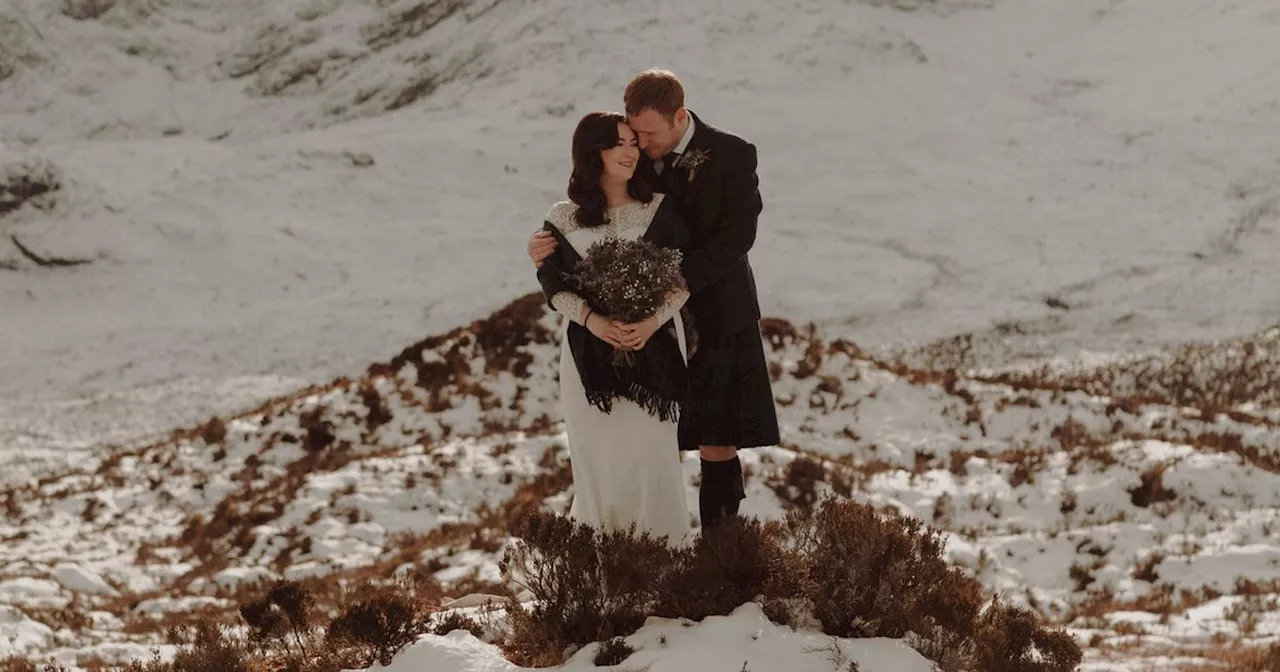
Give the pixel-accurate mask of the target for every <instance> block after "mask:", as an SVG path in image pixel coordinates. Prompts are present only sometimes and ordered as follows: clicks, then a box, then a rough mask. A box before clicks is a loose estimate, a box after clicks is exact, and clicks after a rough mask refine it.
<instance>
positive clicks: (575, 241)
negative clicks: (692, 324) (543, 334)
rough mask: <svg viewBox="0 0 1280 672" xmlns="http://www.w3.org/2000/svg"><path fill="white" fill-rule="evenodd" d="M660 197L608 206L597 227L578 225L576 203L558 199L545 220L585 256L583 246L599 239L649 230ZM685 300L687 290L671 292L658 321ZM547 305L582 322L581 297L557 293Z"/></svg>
mask: <svg viewBox="0 0 1280 672" xmlns="http://www.w3.org/2000/svg"><path fill="white" fill-rule="evenodd" d="M663 198H664V196H663V194H655V195H654V197H653V200H652V201H650V202H648V203H639V202H636V203H628V204H625V205H620V206H615V207H612V208H609V210H608V211H607V212H606V218H607V219H606V222H605V223H604V224H602V225H601V226H596V227H590V228H587V227H583V226H581V225H579V224H578V220H577V217H576V216H575V215H576V214H577V212H578V206H577V204H575V203H573V202H571V201H560V202H559V203H556V204H555V205H553V206H551V211H550V212H548V213H547V221H548V222H550V223H551V225H552V226H554V227H556V229H558V230H559V231H560V233H562V234H564V237H565V240H568V241H569V244H570V245H572V246H573V249H574V250H576V251H577V252H578V254H579V255H583V256H585V255H586V252H587V249H589V248H590V247H591V246H592V245H594V244H595V243H598V242H600V241H603V240H611V239H621V240H639V239H640V237H641V236H643V235H644V234H645V232H647V231H648V230H649V224H650V223H651V222H652V221H653V216H654V214H655V213H657V212H658V207H659V206H660V205H662V199H663ZM688 299H689V293H688V292H687V291H684V290H679V291H676V292H672V294H671V296H669V297H668V298H667V301H666V303H664V304H663V307H662V309H661V310H660V311H659V321H660V322H662V323H665V322H666V321H667V320H670V319H671V318H672V317H674V316H675V315H676V314H677V313H679V312H680V308H681V307H683V306H684V303H685V301H687V300H688ZM551 305H552V306H555V309H556V312H558V313H560V314H561V315H564V316H565V318H567V319H569V320H572V321H573V322H576V323H578V324H582V313H584V312H586V311H585V310H584V306H585V305H586V301H585V300H584V299H583V298H582V297H581V296H578V295H577V294H574V293H572V292H559V293H557V294H556V295H555V296H553V297H551Z"/></svg>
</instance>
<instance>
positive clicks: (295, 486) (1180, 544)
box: [0, 295, 1280, 672]
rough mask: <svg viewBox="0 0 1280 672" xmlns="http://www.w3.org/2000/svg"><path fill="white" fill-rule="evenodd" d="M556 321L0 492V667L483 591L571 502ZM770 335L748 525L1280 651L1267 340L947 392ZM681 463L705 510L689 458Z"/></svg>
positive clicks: (1278, 354)
mask: <svg viewBox="0 0 1280 672" xmlns="http://www.w3.org/2000/svg"><path fill="white" fill-rule="evenodd" d="M555 320H556V317H555V316H554V315H549V314H545V313H544V308H543V306H542V300H541V298H540V297H539V296H538V295H531V296H529V297H527V298H524V299H521V300H519V301H517V302H516V303H514V304H512V305H511V306H508V307H507V308H505V309H503V310H502V311H500V312H499V313H496V314H495V315H493V316H492V317H490V318H487V319H486V320H483V321H480V322H477V323H475V324H473V325H471V326H469V327H467V328H463V329H458V330H454V331H453V332H450V333H449V334H445V335H442V336H439V337H433V338H430V339H427V340H425V341H422V342H420V343H418V344H415V345H414V346H411V347H409V348H407V349H405V350H404V351H403V352H402V353H400V354H399V355H397V356H395V357H393V358H391V359H390V360H385V361H383V362H381V363H375V364H373V365H371V366H370V367H369V370H368V373H367V374H366V375H364V376H361V377H359V378H355V379H346V378H344V379H339V380H336V381H333V382H332V383H330V384H328V385H324V386H319V387H315V388H311V389H306V390H302V391H300V392H298V393H296V394H293V395H290V396H288V397H283V398H280V399H277V400H273V401H272V402H270V403H268V404H267V405H265V406H263V407H262V408H260V409H256V410H254V411H252V412H249V413H246V414H243V415H239V416H236V417H230V418H224V419H222V420H219V421H216V422H210V423H206V424H205V425H203V426H200V427H193V428H191V429H189V430H184V431H180V432H176V433H174V435H173V436H172V437H170V438H169V439H167V440H165V441H162V442H159V443H156V444H152V445H148V446H141V447H138V448H136V449H128V450H114V451H111V450H106V451H100V452H97V453H95V454H94V456H93V458H92V461H88V462H87V463H85V464H82V465H80V466H79V467H78V468H75V469H71V470H66V471H62V472H60V473H58V474H56V475H54V476H50V477H46V478H43V479H40V480H39V481H35V480H34V479H32V480H31V481H30V482H28V483H26V484H23V485H20V486H17V487H15V488H11V489H9V490H6V491H4V492H3V493H0V500H2V501H3V506H4V511H5V516H4V518H3V520H0V537H2V538H4V539H5V544H4V546H3V548H0V560H2V561H3V566H4V570H3V571H0V596H3V599H4V601H5V602H7V603H9V604H12V605H16V606H18V607H21V608H23V609H24V610H26V612H27V613H30V614H33V615H34V616H33V617H32V618H26V619H20V620H18V621H15V622H14V623H12V624H10V626H6V627H7V629H6V630H5V634H6V636H11V637H13V639H12V640H11V643H10V645H9V646H10V647H11V649H12V650H16V651H19V652H23V651H25V652H29V653H31V652H48V653H52V654H54V655H57V656H58V657H59V658H60V659H62V660H66V661H74V660H76V659H77V658H78V657H79V656H84V655H100V656H103V655H105V656H113V655H114V656H119V655H136V654H137V652H138V650H139V649H140V648H141V647H143V646H144V645H145V643H147V642H151V641H154V637H155V636H156V634H155V633H156V631H158V630H159V629H161V628H162V627H163V626H164V625H166V624H170V623H172V622H175V620H176V621H177V622H182V621H183V619H186V618H191V617H194V616H195V615H198V614H200V613H204V612H206V611H208V610H212V611H213V612H214V613H219V614H222V615H223V616H224V617H234V612H233V611H230V609H231V607H232V606H233V605H234V604H235V603H236V602H235V600H238V599H243V598H244V596H245V595H248V594H251V591H252V590H253V585H254V584H255V583H257V582H261V581H263V580H271V579H274V578H277V577H284V578H290V579H298V580H308V579H314V580H316V581H319V582H321V585H324V581H325V578H324V577H330V578H335V579H336V578H358V577H360V576H370V575H371V576H382V577H385V576H388V575H391V574H393V573H401V572H405V571H409V570H410V569H414V568H417V569H418V570H419V571H427V572H430V573H432V574H433V575H434V576H435V578H436V579H437V580H439V581H440V582H441V584H442V585H443V586H444V587H445V589H446V591H448V594H450V595H460V594H470V593H478V592H479V593H483V592H495V591H498V590H499V588H498V587H497V586H495V584H496V583H500V582H501V581H502V576H501V573H500V572H499V567H498V562H499V560H500V557H501V552H502V549H503V547H504V544H505V543H506V539H507V535H508V533H509V527H508V525H509V523H510V521H511V520H512V519H513V518H514V517H516V516H518V515H519V514H520V513H521V512H524V511H529V510H531V509H536V508H546V509H549V510H552V511H564V510H565V508H566V506H567V504H568V501H569V498H570V497H571V493H572V490H571V483H570V481H569V478H568V469H567V462H566V457H567V455H566V454H565V452H564V449H563V436H562V435H559V434H558V431H559V430H558V428H557V426H556V418H557V413H556V408H555V389H556V385H555V382H554V370H555V369H554V362H555V357H556V351H557V346H556V343H555V338H554V331H553V329H554V326H555ZM765 326H766V333H767V334H768V337H769V343H770V353H771V354H770V359H771V362H772V364H771V369H772V370H773V371H774V372H775V375H776V377H777V380H776V382H775V391H776V393H777V396H778V400H779V404H780V412H781V421H782V424H783V429H784V435H785V437H786V441H785V445H783V446H780V447H776V448H769V449H758V450H753V451H749V452H748V453H745V457H744V461H745V463H746V464H747V470H748V473H749V478H748V489H749V493H748V498H747V500H746V501H745V503H744V512H745V513H746V514H748V515H753V516H759V517H762V518H765V519H776V518H778V517H779V516H781V515H782V514H783V512H784V511H785V510H786V509H787V508H788V507H790V506H806V505H810V504H812V503H813V502H814V501H815V498H816V497H820V496H821V495H823V494H824V493H826V492H835V493H836V494H839V495H842V496H850V497H854V498H856V499H859V500H862V501H867V502H871V503H873V504H876V505H878V506H881V507H886V508H889V509H893V510H897V511H900V512H904V513H907V514H910V515H914V516H918V517H920V518H923V519H924V520H925V521H927V522H930V523H932V524H934V525H937V526H938V527H940V528H942V529H944V530H947V531H948V532H949V537H948V546H947V550H948V553H949V555H950V557H951V558H952V560H953V561H955V562H957V563H959V564H960V565H961V566H963V567H965V568H967V571H969V572H970V573H971V574H972V575H973V576H975V577H977V578H978V579H980V580H981V581H982V582H983V584H984V585H985V586H986V588H987V590H988V591H989V592H990V593H993V594H994V593H996V592H999V593H1002V594H1003V595H1004V596H1005V597H1006V599H1008V600H1011V601H1013V602H1014V603H1017V604H1021V605H1024V606H1028V607H1032V608H1034V609H1037V610H1039V611H1040V612H1041V613H1042V614H1044V615H1045V616H1046V617H1047V618H1049V619H1051V620H1054V621H1057V622H1061V623H1064V624H1066V625H1068V626H1070V627H1071V628H1072V629H1073V631H1074V632H1075V633H1076V634H1077V635H1078V636H1079V638H1080V639H1081V642H1082V643H1085V644H1088V645H1089V646H1090V649H1091V650H1090V660H1092V661H1093V662H1094V663H1097V664H1100V663H1102V662H1103V661H1106V660H1111V659H1113V658H1118V659H1119V660H1120V661H1121V662H1122V663H1123V662H1124V661H1132V662H1131V663H1125V664H1132V665H1135V666H1138V667H1122V668H1120V669H1143V668H1142V667H1140V665H1143V664H1147V663H1149V662H1150V659H1149V658H1147V657H1148V656H1151V655H1160V654H1163V652H1164V651H1165V649H1166V648H1167V647H1175V648H1184V649H1185V650H1186V653H1187V655H1188V656H1190V657H1191V658H1194V657H1195V656H1196V655H1197V654H1200V655H1203V654H1206V653H1207V652H1208V651H1210V650H1212V649H1215V648H1220V646H1219V644H1220V643H1221V642H1223V641H1226V642H1248V643H1261V642H1266V641H1267V640H1268V638H1273V637H1276V636H1277V635H1280V612H1278V611H1277V606H1276V600H1277V595H1280V588H1278V587H1277V586H1276V584H1275V581H1274V576H1275V567H1276V562H1277V558H1280V549H1277V547H1276V544H1275V543H1274V539H1273V537H1274V530H1275V526H1276V525H1277V523H1278V522H1280V500H1278V499H1277V495H1276V493H1277V492H1280V487H1277V486H1278V485H1280V482H1278V481H1277V474H1280V462H1278V461H1277V460H1278V459H1280V458H1278V453H1277V446H1280V399H1278V398H1277V397H1276V390H1277V389H1280V386H1276V385H1274V384H1268V383H1267V382H1266V381H1267V380H1268V379H1267V376H1274V372H1275V371H1277V370H1280V350H1278V349H1277V347H1276V345H1277V338H1280V331H1276V330H1272V331H1271V332H1268V333H1264V334H1259V335H1256V336H1254V337H1250V338H1249V339H1246V340H1243V341H1240V342H1237V343H1231V344H1223V345H1221V346H1217V347H1201V348H1194V349H1188V350H1183V351H1179V352H1176V353H1171V354H1169V355H1167V356H1164V357H1159V358H1152V359H1145V360H1134V361H1131V362H1127V363H1117V364H1111V365H1106V366H1102V367H1093V368H1090V369H1086V370H1072V369H1064V370H1056V371H1055V370H1048V369H1046V370H1038V371H1026V370H1022V369H1017V370H1008V371H1003V372H985V373H980V372H974V373H970V374H963V373H956V372H955V371H953V370H932V369H924V368H915V367H912V366H909V365H907V364H906V363H904V362H901V361H893V360H885V359H881V358H878V357H876V356H874V355H871V354H869V353H867V352H865V351H863V350H861V349H860V348H858V347H857V346H856V345H854V344H853V343H851V342H848V341H842V340H834V341H828V340H824V339H822V338H821V337H820V336H818V335H816V334H814V333H811V332H808V331H807V330H804V329H797V328H795V327H794V326H792V325H790V324H789V323H786V322H783V321H772V320H771V321H769V322H767V323H766V325H765ZM1241 372H1247V374H1242V373H1241ZM1272 380H1273V379H1272ZM1242 383H1254V384H1256V385H1255V386H1254V388H1253V389H1250V388H1249V387H1248V386H1247V385H1244V384H1242ZM1183 394H1194V395H1195V396H1196V397H1197V398H1199V399H1202V400H1204V402H1203V403H1187V402H1183V401H1180V400H1179V399H1180V397H1179V395H1183ZM684 466H685V470H686V477H687V479H688V480H687V482H688V487H687V490H686V496H687V497H688V498H689V500H690V504H691V510H695V511H696V510H697V507H696V496H697V490H696V487H695V485H694V484H695V482H696V477H697V460H696V458H694V459H689V460H687V461H686V463H685V465H684ZM69 560H70V561H73V562H74V563H75V564H74V566H72V565H67V564H65V563H67V562H68V561H69ZM107 589H109V590H107ZM68 613H90V614H96V615H94V616H93V617H92V619H91V620H90V621H89V622H84V621H77V620H68V616H67V614H68ZM41 619H43V620H41ZM39 623H44V624H46V625H47V624H52V625H53V627H54V628H55V629H53V630H42V629H40V627H39V625H37V624H39ZM0 641H3V640H0ZM433 641H434V640H433ZM102 643H112V644H113V645H114V646H115V647H117V648H109V649H106V650H105V651H104V650H103V649H102V647H101V644H102ZM121 643H124V644H128V645H130V646H133V647H135V648H132V649H131V648H127V647H126V648H120V644H121ZM113 652H114V653H113ZM121 652H124V653H121ZM432 655H435V654H432ZM441 655H443V654H441ZM677 655H682V654H677ZM1135 658H1138V660H1137V661H1135V660H1134V659H1135ZM679 660H683V659H679ZM669 662H670V661H669ZM1117 664H1120V663H1117ZM1091 669H1105V668H1102V667H1097V668H1091ZM873 672H874V670H873Z"/></svg>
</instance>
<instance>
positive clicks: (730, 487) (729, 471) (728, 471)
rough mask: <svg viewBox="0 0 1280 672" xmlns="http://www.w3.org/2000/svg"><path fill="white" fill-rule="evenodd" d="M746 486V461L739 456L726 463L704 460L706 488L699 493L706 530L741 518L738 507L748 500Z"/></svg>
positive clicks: (703, 487) (703, 476)
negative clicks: (743, 474)
mask: <svg viewBox="0 0 1280 672" xmlns="http://www.w3.org/2000/svg"><path fill="white" fill-rule="evenodd" d="M746 496H747V493H746V489H745V488H744V487H743V483H742V461H741V460H739V459H738V458H737V457H736V456H735V457H734V458H733V459H731V460H725V461H723V462H711V461H708V460H702V486H701V487H700V488H699V490H698V510H699V512H700V513H701V515H702V528H703V529H704V530H705V529H708V528H713V527H715V526H716V525H719V524H720V523H722V522H724V521H725V520H731V519H733V518H736V517H737V516H738V504H739V503H740V502H741V501H742V500H743V499H744V498H746Z"/></svg>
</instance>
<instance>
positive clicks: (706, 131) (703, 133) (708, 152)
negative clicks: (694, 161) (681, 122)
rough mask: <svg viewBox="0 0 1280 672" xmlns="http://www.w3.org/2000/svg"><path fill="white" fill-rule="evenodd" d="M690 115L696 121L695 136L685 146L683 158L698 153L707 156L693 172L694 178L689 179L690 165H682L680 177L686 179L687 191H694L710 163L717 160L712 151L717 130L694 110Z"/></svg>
mask: <svg viewBox="0 0 1280 672" xmlns="http://www.w3.org/2000/svg"><path fill="white" fill-rule="evenodd" d="M689 116H691V117H692V118H693V123H694V129H693V137H692V138H689V145H688V146H687V147H685V150H684V156H682V157H681V159H684V158H685V157H688V156H689V155H691V154H697V153H700V154H703V155H705V156H706V160H705V161H703V163H702V165H701V166H699V167H698V168H697V170H696V171H694V172H693V179H689V168H688V166H683V165H682V166H680V178H681V179H683V180H685V187H684V188H685V191H686V192H688V193H693V192H694V190H696V189H697V187H698V184H699V183H700V182H702V180H703V178H704V177H706V175H707V172H708V169H709V168H710V165H709V164H711V163H713V162H714V161H715V160H716V156H715V153H714V152H713V151H712V144H713V142H712V140H713V139H714V135H715V131H714V130H713V129H712V128H711V127H709V126H707V125H706V124H704V123H702V120H701V119H699V118H698V115H696V114H694V113H693V112H689Z"/></svg>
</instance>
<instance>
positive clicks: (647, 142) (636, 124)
mask: <svg viewBox="0 0 1280 672" xmlns="http://www.w3.org/2000/svg"><path fill="white" fill-rule="evenodd" d="M688 118H689V113H688V112H687V111H686V110H685V109H684V108H680V109H679V110H676V114H675V117H673V118H671V119H668V118H667V117H664V116H662V113H661V112H658V111H657V110H655V109H653V108H651V107H647V108H645V109H643V110H641V111H640V113H639V114H633V115H631V116H630V117H628V118H627V125H629V126H630V127H631V130H633V131H635V132H636V137H637V138H638V140H639V143H640V149H641V150H643V151H644V153H645V156H648V157H649V158H651V159H654V160H655V161H656V160H658V159H661V158H662V157H664V156H666V155H668V154H670V153H671V152H672V150H674V149H675V148H676V145H679V144H680V139H681V138H683V137H684V129H685V128H686V126H687V120H688Z"/></svg>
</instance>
